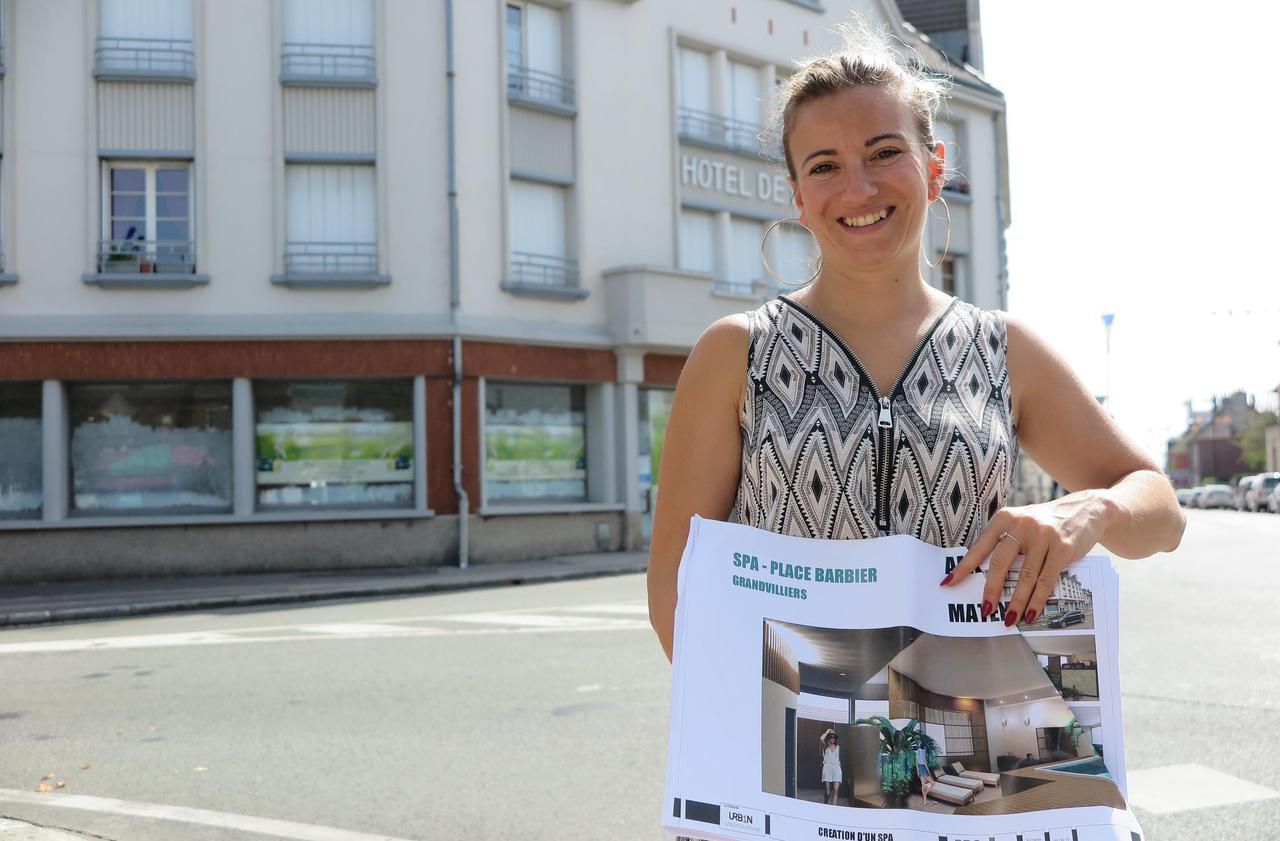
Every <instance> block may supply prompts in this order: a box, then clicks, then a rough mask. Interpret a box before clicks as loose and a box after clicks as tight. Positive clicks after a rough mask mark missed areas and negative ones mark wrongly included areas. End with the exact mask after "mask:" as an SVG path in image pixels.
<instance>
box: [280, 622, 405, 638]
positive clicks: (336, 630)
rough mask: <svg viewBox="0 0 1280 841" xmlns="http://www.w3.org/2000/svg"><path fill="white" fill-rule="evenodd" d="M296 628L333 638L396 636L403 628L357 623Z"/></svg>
mask: <svg viewBox="0 0 1280 841" xmlns="http://www.w3.org/2000/svg"><path fill="white" fill-rule="evenodd" d="M296 627H297V630H299V631H306V632H307V633H310V634H334V635H335V636H349V635H351V634H398V633H400V632H402V631H404V628H403V627H401V626H399V625H385V624H382V625H371V624H361V623H358V622H348V623H344V624H328V625H298V626H296ZM291 630H292V629H291Z"/></svg>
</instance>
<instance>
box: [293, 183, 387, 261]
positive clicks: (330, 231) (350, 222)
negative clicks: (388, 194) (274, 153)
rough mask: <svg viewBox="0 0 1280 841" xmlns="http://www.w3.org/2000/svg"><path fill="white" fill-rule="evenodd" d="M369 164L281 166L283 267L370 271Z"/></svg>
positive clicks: (373, 231) (374, 256)
mask: <svg viewBox="0 0 1280 841" xmlns="http://www.w3.org/2000/svg"><path fill="white" fill-rule="evenodd" d="M375 181H376V179H375V176H374V168H373V167H372V166H369V165H346V164H288V165H286V166H285V200H286V209H285V215H286V237H287V241H286V244H285V271H286V272H287V273H288V274H344V275H345V274H360V275H365V274H373V273H375V272H377V270H378V235H377V212H376V209H375V204H376V201H375V198H376V194H377V188H376V186H375Z"/></svg>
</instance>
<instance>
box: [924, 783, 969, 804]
mask: <svg viewBox="0 0 1280 841" xmlns="http://www.w3.org/2000/svg"><path fill="white" fill-rule="evenodd" d="M977 796H978V792H976V791H974V790H973V789H971V788H961V787H960V786H953V785H948V784H947V783H934V784H933V785H932V786H930V787H929V797H932V798H933V799H934V800H941V801H942V802H943V803H950V804H951V805H952V806H968V805H969V804H970V803H972V802H973V799H974V798H975V797H977Z"/></svg>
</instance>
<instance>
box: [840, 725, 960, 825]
mask: <svg viewBox="0 0 1280 841" xmlns="http://www.w3.org/2000/svg"><path fill="white" fill-rule="evenodd" d="M854 724H855V725H862V726H869V727H876V728H878V729H879V730H880V791H882V792H883V793H884V795H885V805H886V806H887V807H888V808H890V809H905V808H906V807H907V795H909V794H910V793H911V784H912V780H913V779H914V778H915V775H916V773H915V768H916V751H917V750H920V749H923V750H924V752H925V761H926V762H927V763H928V765H929V767H930V768H938V767H939V763H938V743H937V742H936V741H934V739H933V737H932V736H929V735H928V734H927V733H925V732H924V731H923V729H921V728H920V720H919V719H915V718H913V719H911V721H910V722H908V723H907V725H906V726H904V727H902V728H898V727H895V726H894V725H893V722H891V721H890V720H889V719H887V718H885V717H884V716H882V715H873V716H870V717H869V718H860V719H858V720H857V721H855V722H854Z"/></svg>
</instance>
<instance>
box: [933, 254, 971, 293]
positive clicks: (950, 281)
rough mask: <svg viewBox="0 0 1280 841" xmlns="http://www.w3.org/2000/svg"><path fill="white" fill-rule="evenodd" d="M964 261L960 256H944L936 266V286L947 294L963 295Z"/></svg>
mask: <svg viewBox="0 0 1280 841" xmlns="http://www.w3.org/2000/svg"><path fill="white" fill-rule="evenodd" d="M964 287H965V284H964V261H963V259H962V258H960V257H944V258H942V265H941V266H939V267H938V288H939V289H941V290H942V291H943V292H946V293H947V294H948V295H955V296H956V297H957V298H963V297H964Z"/></svg>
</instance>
